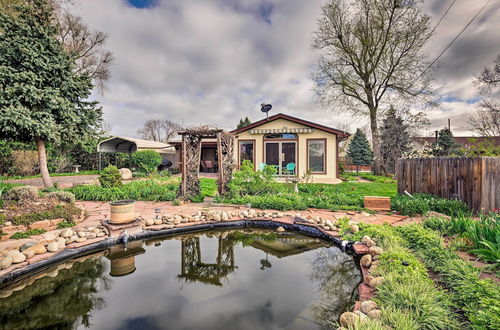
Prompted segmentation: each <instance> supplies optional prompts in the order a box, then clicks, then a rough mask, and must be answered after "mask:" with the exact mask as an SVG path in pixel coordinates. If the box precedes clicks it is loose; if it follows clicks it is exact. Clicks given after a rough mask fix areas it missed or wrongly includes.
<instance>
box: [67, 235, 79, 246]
mask: <svg viewBox="0 0 500 330" xmlns="http://www.w3.org/2000/svg"><path fill="white" fill-rule="evenodd" d="M77 239H78V236H77V235H73V236H71V237H70V238H68V239H67V240H66V244H71V243H74V242H76V240H77Z"/></svg>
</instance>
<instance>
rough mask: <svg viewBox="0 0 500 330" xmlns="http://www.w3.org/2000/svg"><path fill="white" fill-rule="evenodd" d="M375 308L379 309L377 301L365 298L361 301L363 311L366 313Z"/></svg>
mask: <svg viewBox="0 0 500 330" xmlns="http://www.w3.org/2000/svg"><path fill="white" fill-rule="evenodd" d="M374 309H377V303H376V302H374V301H373V300H365V301H363V302H362V303H361V311H362V312H363V313H365V314H368V312H370V311H372V310H374Z"/></svg>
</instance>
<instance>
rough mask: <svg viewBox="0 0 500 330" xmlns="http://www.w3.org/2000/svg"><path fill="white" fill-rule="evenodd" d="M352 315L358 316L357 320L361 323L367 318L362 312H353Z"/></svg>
mask: <svg viewBox="0 0 500 330" xmlns="http://www.w3.org/2000/svg"><path fill="white" fill-rule="evenodd" d="M353 313H354V314H356V315H357V316H359V320H360V321H361V322H363V321H367V320H368V316H367V315H366V314H365V313H363V312H362V311H355V312H353Z"/></svg>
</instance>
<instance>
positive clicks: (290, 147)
mask: <svg viewBox="0 0 500 330" xmlns="http://www.w3.org/2000/svg"><path fill="white" fill-rule="evenodd" d="M296 151H297V142H296V141H291V142H289V141H280V142H265V163H266V164H267V165H271V166H275V167H276V169H277V170H276V173H277V174H278V175H283V174H285V173H286V172H285V170H286V167H287V165H288V164H289V163H295V164H297V162H296V159H297V155H296ZM294 172H296V169H294ZM293 174H295V173H293Z"/></svg>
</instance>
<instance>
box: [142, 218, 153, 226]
mask: <svg viewBox="0 0 500 330" xmlns="http://www.w3.org/2000/svg"><path fill="white" fill-rule="evenodd" d="M144 222H145V224H146V226H152V225H154V224H155V221H154V220H153V219H146V220H145V221H144Z"/></svg>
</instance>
